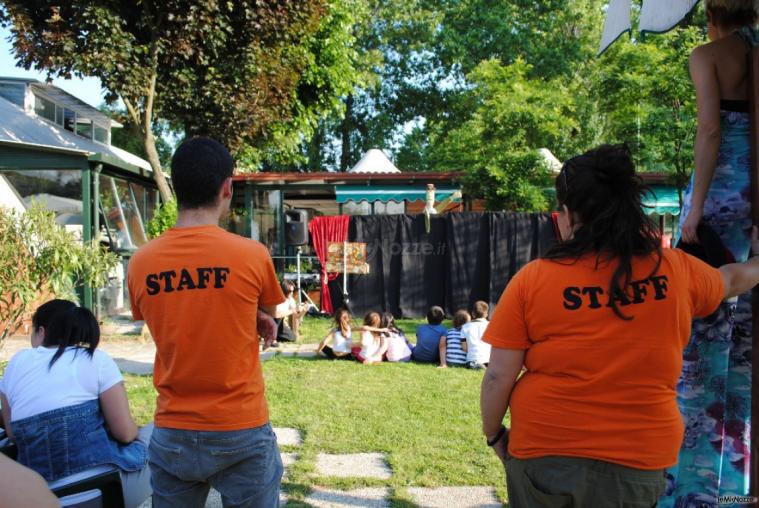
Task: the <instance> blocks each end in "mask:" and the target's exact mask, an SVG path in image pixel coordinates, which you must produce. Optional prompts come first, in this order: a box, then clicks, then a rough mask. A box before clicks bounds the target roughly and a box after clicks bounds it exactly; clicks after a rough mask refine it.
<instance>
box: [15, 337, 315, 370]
mask: <svg viewBox="0 0 759 508" xmlns="http://www.w3.org/2000/svg"><path fill="white" fill-rule="evenodd" d="M28 347H31V345H30V344H29V338H28V337H13V338H10V339H8V340H6V341H5V344H3V347H2V349H0V362H2V361H8V360H10V358H11V357H12V356H13V355H14V354H15V353H16V352H17V351H19V350H20V349H25V348H28ZM316 347H317V344H293V343H281V344H280V346H279V347H278V348H269V349H268V350H267V351H261V353H260V354H261V359H262V360H269V359H270V358H274V356H277V355H281V356H297V357H301V358H308V357H314V356H316ZM98 348H99V349H101V350H103V351H105V352H106V353H108V354H109V355H110V356H111V358H113V359H114V360H115V361H116V363H117V364H118V366H119V368H120V369H121V370H122V371H123V372H129V373H130V374H139V375H145V374H152V373H153V360H154V359H155V344H154V343H153V341H152V340H144V341H143V340H140V339H139V338H138V337H135V338H134V340H129V339H118V340H108V339H105V340H103V341H102V342H101V343H100V345H99V346H98Z"/></svg>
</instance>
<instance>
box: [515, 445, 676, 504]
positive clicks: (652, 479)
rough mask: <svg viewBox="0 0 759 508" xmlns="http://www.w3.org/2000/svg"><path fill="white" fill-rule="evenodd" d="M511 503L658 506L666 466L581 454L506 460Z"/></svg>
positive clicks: (662, 489) (662, 491)
mask: <svg viewBox="0 0 759 508" xmlns="http://www.w3.org/2000/svg"><path fill="white" fill-rule="evenodd" d="M506 487H507V489H508V492H509V508H653V507H655V506H656V502H657V500H658V499H659V497H660V496H661V495H662V494H663V493H664V487H665V480H664V470H662V469H659V470H656V471H645V470H642V469H633V468H630V467H625V466H621V465H619V464H612V463H610V462H603V461H600V460H592V459H581V458H575V457H541V458H537V459H524V460H523V459H517V458H514V457H510V458H508V459H507V460H506Z"/></svg>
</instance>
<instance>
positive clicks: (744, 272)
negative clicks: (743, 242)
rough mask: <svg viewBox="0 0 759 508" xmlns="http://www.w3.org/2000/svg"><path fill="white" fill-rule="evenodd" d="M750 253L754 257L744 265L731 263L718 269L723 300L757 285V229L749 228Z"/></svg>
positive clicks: (758, 274)
mask: <svg viewBox="0 0 759 508" xmlns="http://www.w3.org/2000/svg"><path fill="white" fill-rule="evenodd" d="M751 251H752V254H753V255H754V257H752V258H750V259H749V260H748V261H746V262H745V263H731V264H729V265H723V266H721V267H720V268H719V272H720V274H721V275H722V283H723V284H724V285H725V298H730V297H733V296H738V295H742V294H743V293H745V292H746V291H749V290H750V289H752V288H753V287H754V286H756V285H757V284H759V256H757V255H758V254H759V229H757V227H756V226H754V227H753V228H751Z"/></svg>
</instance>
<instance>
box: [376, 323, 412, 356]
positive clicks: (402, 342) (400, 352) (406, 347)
mask: <svg viewBox="0 0 759 508" xmlns="http://www.w3.org/2000/svg"><path fill="white" fill-rule="evenodd" d="M382 328H385V329H386V330H387V333H385V341H387V354H386V355H385V356H386V358H387V361H388V362H408V361H410V360H411V345H410V344H409V343H408V340H406V336H405V335H404V334H403V332H402V331H401V330H400V329H399V328H398V327H397V326H395V317H394V316H393V315H392V313H390V312H385V313H383V314H382Z"/></svg>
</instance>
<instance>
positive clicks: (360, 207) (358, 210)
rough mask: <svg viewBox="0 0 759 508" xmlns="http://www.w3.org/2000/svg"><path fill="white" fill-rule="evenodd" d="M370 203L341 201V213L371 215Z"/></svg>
mask: <svg viewBox="0 0 759 508" xmlns="http://www.w3.org/2000/svg"><path fill="white" fill-rule="evenodd" d="M371 214H372V204H371V203H370V202H368V201H359V202H358V203H356V202H355V201H353V200H348V201H346V202H345V203H343V215H371Z"/></svg>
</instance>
